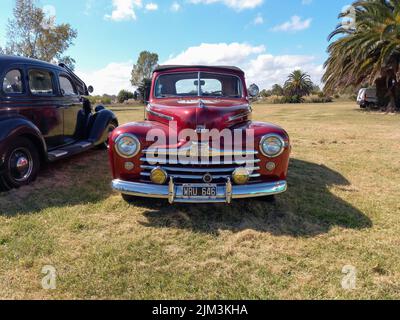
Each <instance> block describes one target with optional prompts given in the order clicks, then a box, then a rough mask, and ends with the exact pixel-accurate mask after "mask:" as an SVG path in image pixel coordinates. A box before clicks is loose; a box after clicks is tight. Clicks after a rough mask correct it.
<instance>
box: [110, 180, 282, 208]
mask: <svg viewBox="0 0 400 320" xmlns="http://www.w3.org/2000/svg"><path fill="white" fill-rule="evenodd" d="M112 188H113V189H114V190H115V191H118V192H120V193H123V194H127V195H131V196H137V197H145V198H158V199H168V201H169V203H171V204H173V203H231V202H232V199H244V198H255V197H265V196H271V195H275V194H280V193H283V192H285V191H286V190H287V182H286V181H279V182H272V183H258V184H249V185H243V186H234V185H232V183H231V180H230V179H228V180H227V182H226V185H218V187H217V196H216V197H212V198H208V197H204V198H203V197H196V198H188V197H184V196H183V185H178V184H175V183H174V180H173V179H170V183H169V185H165V186H163V185H155V184H150V183H136V182H128V181H122V180H118V179H117V180H113V181H112Z"/></svg>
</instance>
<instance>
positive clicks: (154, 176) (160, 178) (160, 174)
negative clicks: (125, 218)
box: [150, 167, 168, 184]
mask: <svg viewBox="0 0 400 320" xmlns="http://www.w3.org/2000/svg"><path fill="white" fill-rule="evenodd" d="M150 179H151V181H152V182H153V183H156V184H164V183H166V182H167V179H168V174H167V173H166V172H165V170H163V169H162V168H160V167H158V168H155V169H153V171H151V174H150Z"/></svg>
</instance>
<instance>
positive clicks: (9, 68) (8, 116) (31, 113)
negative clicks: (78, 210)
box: [0, 55, 118, 190]
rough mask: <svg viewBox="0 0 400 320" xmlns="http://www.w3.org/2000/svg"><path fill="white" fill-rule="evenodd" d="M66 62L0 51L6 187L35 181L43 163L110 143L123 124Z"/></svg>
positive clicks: (0, 174)
mask: <svg viewBox="0 0 400 320" xmlns="http://www.w3.org/2000/svg"><path fill="white" fill-rule="evenodd" d="M89 91H91V90H88V87H87V86H86V85H85V83H84V82H83V81H82V80H81V79H79V77H77V76H76V75H75V74H74V73H73V72H72V71H71V70H70V69H69V68H68V67H66V66H65V65H62V64H60V65H58V66H57V65H53V64H50V63H46V62H43V61H39V60H34V59H27V58H22V57H15V56H6V55H0V189H2V190H9V189H12V188H18V187H20V186H22V185H26V184H29V183H30V182H32V181H33V180H34V179H35V178H36V176H37V173H38V170H39V167H40V163H42V162H47V161H50V162H52V161H55V160H59V159H63V158H66V157H69V156H71V155H74V154H77V153H81V152H84V151H87V150H89V149H91V148H94V147H106V145H107V140H108V134H109V132H111V131H112V130H113V129H114V128H115V127H117V126H118V121H117V118H116V117H115V115H114V114H113V113H112V112H111V111H109V110H107V109H105V108H104V107H102V106H98V107H96V109H95V110H92V106H91V104H90V102H89V100H88V99H87V98H86V96H88V95H89Z"/></svg>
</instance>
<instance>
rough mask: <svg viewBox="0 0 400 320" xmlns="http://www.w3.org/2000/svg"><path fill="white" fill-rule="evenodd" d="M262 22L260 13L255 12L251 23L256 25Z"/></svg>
mask: <svg viewBox="0 0 400 320" xmlns="http://www.w3.org/2000/svg"><path fill="white" fill-rule="evenodd" d="M263 23H264V18H263V16H262V14H261V13H259V14H257V16H256V17H255V18H254V20H253V24H255V25H258V24H263Z"/></svg>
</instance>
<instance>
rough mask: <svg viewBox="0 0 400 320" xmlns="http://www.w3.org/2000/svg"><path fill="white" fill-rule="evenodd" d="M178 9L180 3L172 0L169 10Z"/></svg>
mask: <svg viewBox="0 0 400 320" xmlns="http://www.w3.org/2000/svg"><path fill="white" fill-rule="evenodd" d="M179 10H181V5H180V4H179V2H176V1H175V2H173V3H172V4H171V11H172V12H178V11H179Z"/></svg>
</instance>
